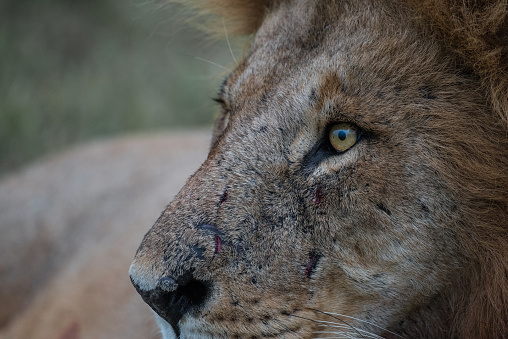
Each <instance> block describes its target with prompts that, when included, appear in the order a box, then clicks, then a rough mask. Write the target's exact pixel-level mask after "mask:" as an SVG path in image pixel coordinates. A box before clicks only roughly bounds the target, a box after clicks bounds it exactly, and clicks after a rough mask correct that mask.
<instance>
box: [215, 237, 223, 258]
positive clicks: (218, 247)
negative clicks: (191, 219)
mask: <svg viewBox="0 0 508 339" xmlns="http://www.w3.org/2000/svg"><path fill="white" fill-rule="evenodd" d="M215 245H216V246H215V253H216V254H217V253H219V252H220V251H221V250H222V240H221V239H220V237H219V236H218V235H216V236H215Z"/></svg>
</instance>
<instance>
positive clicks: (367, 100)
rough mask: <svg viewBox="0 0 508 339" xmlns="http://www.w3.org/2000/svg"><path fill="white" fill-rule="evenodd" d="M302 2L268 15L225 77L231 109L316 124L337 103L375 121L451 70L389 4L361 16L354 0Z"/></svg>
mask: <svg viewBox="0 0 508 339" xmlns="http://www.w3.org/2000/svg"><path fill="white" fill-rule="evenodd" d="M300 2H301V4H299V5H297V6H288V8H286V7H284V6H281V8H279V10H277V11H274V12H272V13H271V14H270V15H269V17H268V18H267V19H266V20H265V23H264V24H263V25H262V26H261V28H260V30H259V32H258V33H257V34H256V36H255V38H254V40H253V43H252V45H251V49H250V51H249V52H248V53H247V55H246V57H245V59H244V60H243V62H242V63H241V64H240V65H239V66H238V67H237V69H236V70H235V71H234V72H233V74H232V75H231V76H230V77H229V79H228V81H227V83H226V86H225V89H226V91H227V92H228V97H229V99H230V101H231V103H232V104H231V105H232V107H233V113H235V114H236V113H239V112H246V113H245V114H247V115H270V119H272V120H273V119H277V120H278V123H279V124H285V123H290V125H291V128H292V129H294V128H295V126H297V125H303V126H305V121H311V122H312V124H313V125H316V126H318V127H319V124H320V118H323V120H324V121H322V122H321V123H322V124H327V123H328V122H329V121H328V120H327V119H329V117H327V116H326V113H327V112H328V111H329V110H330V108H334V109H335V112H334V113H337V112H336V111H337V109H336V108H337V107H338V106H340V110H341V113H343V114H345V115H354V114H359V112H362V114H363V113H365V112H368V113H369V114H368V116H363V118H364V119H368V120H369V122H375V121H379V120H380V119H383V120H386V119H389V118H390V116H391V114H387V113H388V112H389V111H390V109H391V107H393V108H395V107H401V106H407V105H408V101H414V97H421V95H422V92H423V91H425V90H427V91H428V90H429V89H430V90H434V89H437V88H439V87H440V86H441V85H443V86H448V85H449V82H450V79H452V78H453V77H452V76H450V77H443V76H442V73H443V72H446V70H447V68H448V64H447V63H448V61H447V60H446V58H443V57H442V56H441V55H440V50H439V47H438V46H437V45H433V44H432V42H429V41H427V40H429V39H426V40H424V41H422V39H421V37H422V35H424V34H426V33H425V31H424V30H423V29H422V28H421V27H419V26H417V25H415V24H412V25H409V24H408V23H407V22H402V21H403V20H402V19H401V20H397V16H400V13H398V11H397V10H395V9H393V8H390V7H387V9H386V10H385V11H379V10H378V11H373V13H369V14H368V15H365V14H364V15H363V16H360V15H357V14H355V10H356V8H355V7H356V6H355V5H354V4H352V5H351V6H345V5H344V4H342V7H341V8H340V11H341V12H339V13H338V14H337V12H334V10H336V9H333V10H332V9H327V8H326V6H324V5H323V4H321V3H320V2H313V1H307V2H306V1H300ZM320 4H321V5H320ZM377 5H378V6H381V5H382V4H377ZM384 5H385V6H386V4H384ZM327 6H332V7H336V6H338V5H337V4H328V5H327ZM348 12H349V13H348ZM302 13H305V14H306V15H303V14H302ZM330 13H335V14H333V15H332V14H330ZM281 17H282V18H281ZM351 17H352V18H351ZM352 21H353V22H352ZM372 21H373V22H374V23H372ZM405 21H407V18H406V19H405ZM295 25H298V26H299V28H298V29H295V27H294V26H295ZM310 41H312V43H310ZM408 46H410V48H409V49H408ZM411 70H413V71H411ZM444 79H447V81H448V83H446V84H444V83H443V81H444ZM395 92H397V93H395ZM401 92H403V94H401ZM387 97H390V98H389V99H390V100H387ZM288 114H290V115H291V119H290V120H288V118H287V117H288ZM400 114H403V112H400V113H399V116H400ZM288 127H289V126H288Z"/></svg>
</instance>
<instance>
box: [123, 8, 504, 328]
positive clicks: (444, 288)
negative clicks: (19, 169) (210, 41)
mask: <svg viewBox="0 0 508 339" xmlns="http://www.w3.org/2000/svg"><path fill="white" fill-rule="evenodd" d="M215 5H216V6H217V7H216V8H217V9H219V10H220V11H224V12H221V14H223V15H225V16H226V17H228V15H232V16H233V19H234V20H236V21H237V22H239V23H240V27H239V28H240V30H243V31H247V32H252V33H254V35H253V38H252V41H251V43H250V46H249V49H248V50H247V52H246V55H245V57H244V59H243V60H242V61H241V62H240V63H239V64H238V65H237V67H236V69H235V70H234V71H233V72H232V73H231V74H230V75H229V76H228V77H227V78H226V79H225V81H224V84H223V86H222V88H221V90H220V94H219V98H218V99H217V100H218V101H219V102H221V104H222V113H221V116H220V118H219V119H218V122H217V124H216V127H215V133H214V138H213V141H212V147H211V150H210V153H209V155H208V158H207V160H206V161H205V162H204V164H203V165H202V166H201V168H200V169H199V170H198V171H197V172H196V173H195V174H194V175H193V176H192V177H191V178H190V179H189V181H188V182H187V184H186V185H185V187H184V188H183V189H182V190H181V191H180V193H179V194H178V195H177V196H176V198H175V199H174V201H173V202H172V203H171V204H170V205H169V206H168V208H167V209H166V210H165V211H164V212H163V213H162V215H161V216H160V218H159V219H158V220H157V222H156V223H155V225H154V226H153V228H152V229H151V230H150V231H149V232H148V234H146V236H145V238H144V239H143V242H142V243H141V246H140V248H139V250H138V252H137V254H136V257H135V259H134V262H133V264H132V266H131V269H130V274H131V279H132V281H133V283H134V285H135V287H136V288H137V290H138V291H139V293H140V294H141V296H142V297H143V299H144V300H145V301H146V302H147V303H148V304H149V305H150V306H151V307H152V308H153V310H154V311H155V312H156V313H157V314H158V320H159V323H160V325H161V328H162V332H163V335H164V337H165V338H172V337H173V336H174V335H176V336H177V337H178V336H179V337H180V338H266V337H269V338H272V337H273V338H311V337H320V338H322V337H330V338H343V337H344V338H345V337H348V338H374V337H376V338H377V337H378V336H383V337H394V338H395V337H406V338H410V337H411V338H416V337H417V338H440V337H450V338H451V337H464V338H473V337H474V338H500V337H508V322H507V320H508V225H507V222H508V211H507V209H508V203H507V202H508V190H507V187H508V174H507V173H508V172H507V171H508V141H507V138H508V137H507V136H508V128H507V126H508V125H507V123H506V121H507V116H508V104H507V100H508V99H507V97H508V94H507V88H508V86H507V83H508V80H507V79H508V76H507V69H508V58H507V55H508V54H507V44H508V29H507V26H508V21H507V17H508V16H507V3H506V1H499V2H498V3H483V2H481V3H480V2H471V3H470V4H469V3H468V2H462V1H451V0H450V1H448V2H432V1H414V2H412V1H387V0H362V1H358V0H354V1H353V0H341V1H332V0H320V1H310V0H308V1H306V0H287V1H285V0H280V1H268V0H266V1H239V0H236V1H235V0H231V1H218V2H217V1H215ZM220 5H222V6H223V7H220ZM468 6H469V7H468ZM227 11H229V13H231V14H227V13H226V12H227ZM482 25H483V26H482ZM189 138H192V136H191V135H190V136H189ZM168 175H171V173H168ZM173 333H174V334H173Z"/></svg>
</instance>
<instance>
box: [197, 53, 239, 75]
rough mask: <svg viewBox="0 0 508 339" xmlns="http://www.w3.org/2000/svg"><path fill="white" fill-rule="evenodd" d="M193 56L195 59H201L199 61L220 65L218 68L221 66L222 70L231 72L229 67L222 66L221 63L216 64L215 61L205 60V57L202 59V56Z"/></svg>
mask: <svg viewBox="0 0 508 339" xmlns="http://www.w3.org/2000/svg"><path fill="white" fill-rule="evenodd" d="M194 58H196V59H198V60H201V61H204V62H208V63H209V64H211V65H214V66H217V67H220V68H222V69H223V70H226V71H228V72H229V73H231V70H230V69H229V68H226V67H224V66H222V65H219V64H218V63H216V62H213V61H210V60H206V59H203V58H200V57H194Z"/></svg>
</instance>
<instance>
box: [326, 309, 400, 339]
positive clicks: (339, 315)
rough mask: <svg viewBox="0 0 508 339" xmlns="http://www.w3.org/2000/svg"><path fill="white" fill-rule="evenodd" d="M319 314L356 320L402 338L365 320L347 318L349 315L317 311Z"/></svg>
mask: <svg viewBox="0 0 508 339" xmlns="http://www.w3.org/2000/svg"><path fill="white" fill-rule="evenodd" d="M319 312H322V313H324V314H328V315H330V316H334V315H335V316H338V317H344V318H349V319H353V320H357V321H359V322H362V323H366V324H369V325H372V326H374V327H377V328H379V329H381V330H383V331H385V332H388V333H390V334H393V335H395V336H397V337H399V338H404V337H403V336H401V335H399V334H397V333H393V332H391V331H388V330H387V329H386V328H384V327H381V326H379V325H376V324H374V323H371V322H369V321H366V320H362V319H358V318H355V317H352V316H349V315H345V314H340V313H333V312H325V311H319Z"/></svg>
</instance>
